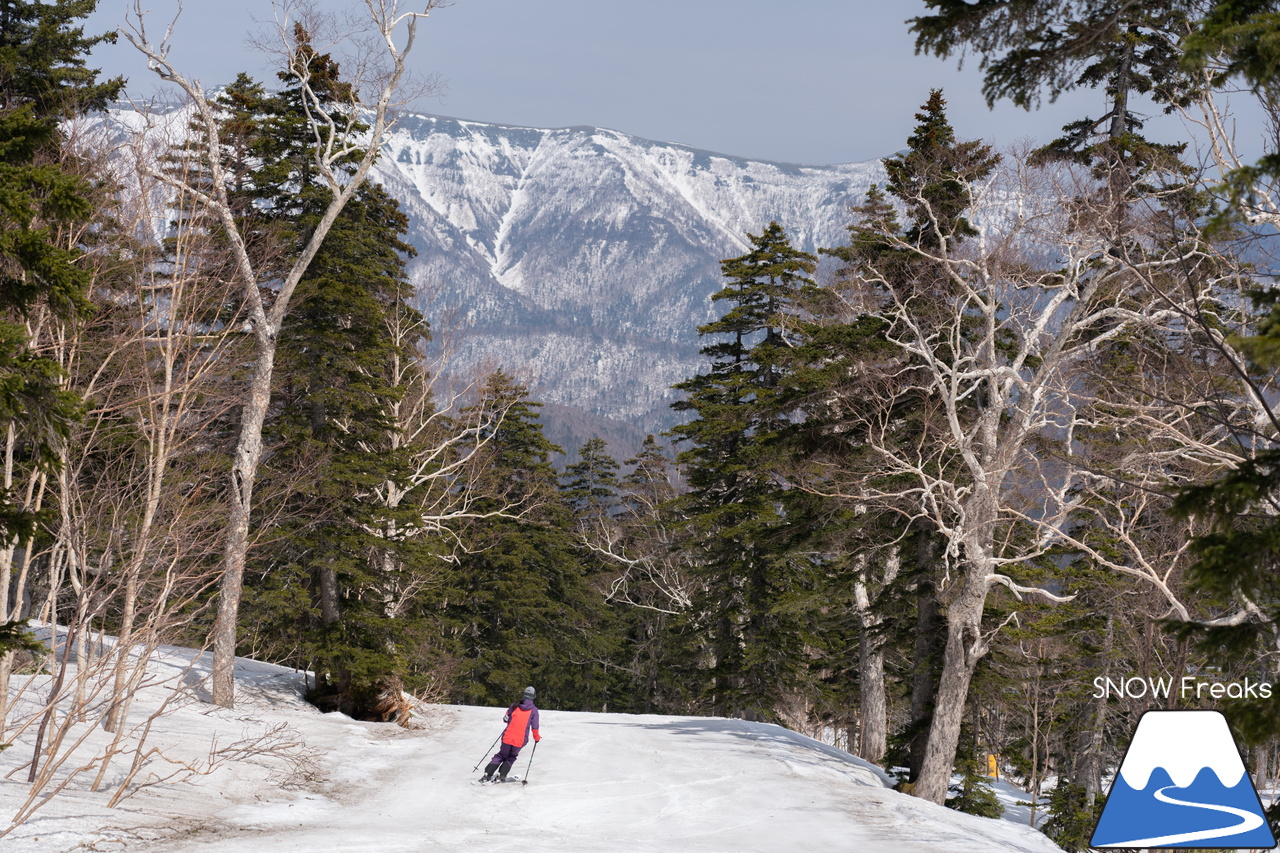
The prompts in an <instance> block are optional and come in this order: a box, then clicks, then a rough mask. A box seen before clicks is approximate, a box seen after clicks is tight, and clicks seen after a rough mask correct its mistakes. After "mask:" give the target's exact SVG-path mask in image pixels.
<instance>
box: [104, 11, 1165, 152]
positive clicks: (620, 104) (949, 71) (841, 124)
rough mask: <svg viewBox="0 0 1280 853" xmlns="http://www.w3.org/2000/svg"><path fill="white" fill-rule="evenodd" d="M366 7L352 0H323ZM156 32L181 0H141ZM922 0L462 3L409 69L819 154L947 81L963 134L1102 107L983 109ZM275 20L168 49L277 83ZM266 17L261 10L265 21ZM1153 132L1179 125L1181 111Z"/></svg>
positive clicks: (110, 61)
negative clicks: (266, 50)
mask: <svg viewBox="0 0 1280 853" xmlns="http://www.w3.org/2000/svg"><path fill="white" fill-rule="evenodd" d="M317 2H318V3H319V5H321V6H323V7H325V8H328V9H337V10H344V9H345V10H348V11H358V10H360V9H362V8H363V3H362V2H360V0H317ZM132 5H133V2H132V0H99V4H98V11H97V12H96V13H95V14H94V15H93V16H92V17H91V18H90V20H89V22H88V29H87V31H88V32H98V31H103V30H107V29H112V28H114V27H116V26H118V25H119V24H121V23H123V21H124V19H125V12H126V9H129V8H132ZM143 6H144V8H149V9H151V10H152V11H151V13H150V15H149V18H148V21H149V24H148V26H149V29H152V30H162V29H163V27H164V25H165V24H166V23H167V22H168V21H169V19H171V18H172V16H173V14H174V11H175V10H176V9H177V7H178V3H177V2H176V0H143ZM924 10H925V7H924V4H923V2H920V0H881V2H875V0H843V2H841V0H789V2H786V3H781V2H778V1H777V0H645V2H618V0H453V2H452V4H451V5H448V6H445V7H443V8H439V9H437V10H435V11H433V12H432V13H431V16H430V18H429V19H428V20H426V21H425V22H423V24H422V25H421V29H420V35H419V42H418V44H417V45H416V46H415V48H414V51H413V54H412V66H413V67H414V69H416V70H417V71H418V72H420V73H422V74H436V75H438V76H439V77H440V78H441V80H442V81H443V84H444V85H443V90H442V92H441V94H440V95H439V96H437V97H434V98H427V99H423V100H420V101H419V102H418V103H417V104H416V110H417V111H419V112H427V113H436V114H439V115H447V116H454V117H457V118H464V119H472V120H476V121H485V122H495V123H500V124H516V125H526V126H531V127H564V126H568V125H596V126H599V127H608V128H612V129H614V130H619V131H622V132H625V133H630V134H634V135H637V136H641V137H645V138H648V139H654V140H659V141H663V142H682V143H686V144H688V145H693V146H696V147H698V148H705V149H709V150H711V151H716V152H720V153H724V154H732V155H739V156H744V157H754V158H762V159H769V160H780V161H784V162H791V163H806V164H825V163H841V162H853V161H860V160H868V159H871V158H875V157H882V156H885V155H887V154H890V153H892V152H894V151H897V150H899V149H901V148H903V147H904V146H905V144H906V139H907V136H908V135H909V134H910V132H911V129H912V127H913V125H914V119H913V114H914V113H915V111H916V109H917V108H918V107H919V105H920V104H922V103H924V101H925V99H926V98H927V97H928V94H929V89H930V88H932V87H937V86H941V87H943V89H944V90H945V93H946V97H947V100H948V102H949V104H950V117H951V121H952V124H953V125H954V126H955V127H956V130H957V133H958V135H959V136H960V137H961V138H976V137H981V138H984V139H987V140H990V141H994V142H996V143H997V144H999V145H1002V146H1003V145H1009V144H1012V143H1015V142H1017V141H1019V140H1021V139H1028V138H1029V139H1033V140H1036V141H1038V142H1047V141H1049V140H1050V139H1052V138H1053V137H1054V136H1055V135H1056V134H1057V131H1058V130H1059V129H1060V128H1061V126H1062V125H1063V124H1065V123H1067V122H1068V121H1072V120H1075V119H1078V118H1082V117H1084V116H1085V115H1089V116H1097V115H1098V114H1100V113H1101V112H1103V110H1104V109H1105V107H1104V106H1103V100H1102V96H1101V94H1100V93H1097V92H1083V93H1078V94H1071V95H1068V96H1066V97H1064V98H1063V99H1061V100H1060V101H1059V102H1058V103H1056V104H1052V105H1049V104H1046V105H1045V107H1044V108H1043V109H1041V110H1039V111H1037V112H1033V113H1028V112H1025V111H1023V110H1019V109H1015V108H1014V107H1012V106H1011V105H1009V104H1007V103H1005V104H998V105H997V106H996V109H995V110H993V111H992V110H988V109H987V107H986V104H985V103H984V101H983V99H982V95H981V78H980V75H979V73H978V71H977V67H976V66H977V63H976V61H974V60H973V59H970V61H969V62H968V63H966V66H965V68H964V69H963V70H962V71H958V70H957V68H956V63H955V61H954V60H950V61H946V62H944V61H942V60H939V59H936V58H933V57H928V56H916V55H915V53H914V49H913V39H912V36H911V34H910V33H909V32H908V28H907V25H906V24H905V23H904V21H905V20H906V19H907V18H910V17H912V16H914V15H918V14H921V13H922V12H923V11H924ZM271 20H273V6H272V3H271V2H270V0H186V3H185V8H184V9H183V12H182V15H181V16H180V17H179V18H178V20H177V23H176V25H175V30H174V40H173V43H174V47H173V50H172V53H171V57H172V59H173V60H174V62H175V65H177V66H178V67H179V69H180V70H183V71H184V73H186V74H187V75H188V76H191V77H195V78H198V79H200V80H201V81H202V82H203V83H204V84H205V85H206V86H210V87H213V86H217V85H220V84H223V83H227V82H230V81H231V80H232V79H233V78H234V77H235V75H236V73H237V72H239V71H248V72H249V73H250V74H252V75H253V76H255V77H257V78H259V79H262V80H264V81H269V82H271V83H274V80H273V69H272V68H271V67H270V65H269V60H268V59H267V58H266V57H264V55H263V54H261V53H259V52H257V51H255V50H254V49H253V48H252V47H251V46H250V45H249V37H250V35H251V34H252V33H253V32H255V31H260V30H262V28H263V26H264V22H269V21H271ZM255 21H256V22H255ZM94 64H95V65H99V66H100V67H102V69H103V71H104V72H106V73H108V74H124V75H125V76H126V77H128V78H129V81H130V82H129V89H128V91H129V93H130V94H131V95H134V96H143V97H145V96H150V95H155V94H157V93H158V92H162V91H164V89H163V88H159V89H158V88H157V87H158V86H159V85H160V84H159V81H158V80H156V78H155V77H154V75H153V74H151V72H149V71H148V70H147V69H146V66H145V63H144V62H143V61H142V59H141V57H140V55H139V54H137V53H136V52H135V51H134V49H133V48H132V47H131V46H129V45H128V44H127V43H126V42H125V41H124V40H123V39H122V40H121V41H120V42H119V43H118V44H117V45H114V46H112V45H105V46H102V47H100V48H99V49H98V51H97V52H96V53H95V55H94ZM1149 132H1150V133H1151V136H1152V137H1153V138H1155V139H1159V140H1161V141H1170V140H1171V139H1173V138H1177V137H1179V136H1181V135H1182V133H1181V129H1180V127H1179V125H1178V124H1176V123H1175V122H1174V120H1172V119H1167V118H1159V119H1156V120H1155V121H1153V122H1152V123H1151V125H1150V126H1149Z"/></svg>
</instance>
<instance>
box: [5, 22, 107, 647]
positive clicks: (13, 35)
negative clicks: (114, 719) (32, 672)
mask: <svg viewBox="0 0 1280 853" xmlns="http://www.w3.org/2000/svg"><path fill="white" fill-rule="evenodd" d="M95 6H96V0H56V2H34V0H31V1H30V2H29V1H28V0H0V311H3V314H2V315H0V434H3V436H4V442H5V447H6V450H5V451H4V470H5V476H6V481H11V479H12V478H13V477H14V475H15V473H16V469H18V468H25V469H43V470H46V471H48V470H50V468H51V467H52V465H53V463H54V459H55V454H54V448H55V446H56V445H57V444H58V443H59V442H61V441H64V440H65V439H66V437H67V434H68V429H69V425H70V423H71V421H72V420H73V419H74V418H75V417H76V413H77V401H76V399H75V398H74V395H72V394H70V393H69V392H67V391H66V390H64V387H63V385H64V379H65V373H64V371H63V369H62V368H61V367H60V366H59V365H58V364H57V363H56V362H55V361H54V360H53V359H50V358H48V357H45V356H42V355H40V354H38V352H37V351H36V345H37V344H38V342H37V341H34V340H33V339H32V333H33V330H35V329H40V328H41V327H43V326H45V325H47V324H48V323H50V322H55V321H56V322H67V323H70V322H75V320H76V318H77V317H78V316H79V315H81V314H82V313H83V312H84V311H85V309H86V307H87V304H88V303H87V299H86V289H87V288H88V286H89V282H90V276H89V272H88V270H87V269H86V268H85V266H84V265H83V263H82V257H83V254H84V247H83V246H82V245H75V244H71V243H69V242H68V241H67V238H66V236H65V235H66V234H69V233H74V232H75V231H76V230H77V228H78V227H79V226H81V225H83V224H85V223H88V222H90V221H92V220H93V219H94V217H95V216H96V215H97V213H98V211H97V209H96V205H97V204H98V200H97V199H95V196H94V187H93V186H92V185H91V184H90V182H88V181H86V180H85V179H84V178H83V177H81V176H80V175H79V174H77V171H76V170H75V169H74V168H73V160H74V156H73V155H72V154H70V153H69V152H66V151H64V150H63V148H64V137H63V132H62V129H61V126H60V123H61V122H62V121H63V120H65V119H68V118H71V117H73V116H78V115H83V114H85V113H88V112H91V111H94V110H99V109H102V108H103V107H104V106H105V105H106V104H107V103H108V102H109V101H111V100H112V99H113V98H115V97H116V96H117V95H118V94H119V92H120V89H121V88H122V87H123V86H124V80H123V79H122V78H115V79H113V80H109V81H105V82H99V81H98V79H97V77H98V72H97V71H96V70H94V69H90V68H87V67H86V66H85V60H86V55H87V54H88V52H89V50H91V49H92V48H93V47H94V46H95V45H97V44H100V43H102V42H104V41H111V40H113V37H112V36H109V35H104V36H97V37H93V36H85V34H84V29H83V27H81V26H78V25H77V24H78V21H79V20H80V19H82V18H84V17H86V16H87V15H89V14H90V13H91V12H92V11H93V10H94V7H95ZM36 520H37V519H36V517H35V515H34V514H33V512H32V510H31V508H30V507H27V506H25V505H24V504H23V502H22V501H21V500H19V499H17V498H16V496H14V495H11V494H9V493H8V492H7V490H5V491H4V492H2V493H0V551H2V552H3V553H4V554H6V555H7V556H5V557H4V565H3V566H2V567H0V593H4V596H3V600H0V628H6V626H7V630H9V629H12V628H13V627H14V626H13V625H12V624H10V619H9V616H10V614H9V612H8V611H9V608H8V602H7V590H8V587H9V580H10V576H9V572H10V565H9V560H10V557H11V556H12V553H13V552H12V549H11V546H12V543H14V542H15V541H16V540H17V538H18V537H20V536H23V535H29V534H30V533H31V531H32V530H33V527H34V524H35V523H36ZM8 646H9V642H8V640H2V641H0V652H3V651H4V649H5V648H6V647H8Z"/></svg>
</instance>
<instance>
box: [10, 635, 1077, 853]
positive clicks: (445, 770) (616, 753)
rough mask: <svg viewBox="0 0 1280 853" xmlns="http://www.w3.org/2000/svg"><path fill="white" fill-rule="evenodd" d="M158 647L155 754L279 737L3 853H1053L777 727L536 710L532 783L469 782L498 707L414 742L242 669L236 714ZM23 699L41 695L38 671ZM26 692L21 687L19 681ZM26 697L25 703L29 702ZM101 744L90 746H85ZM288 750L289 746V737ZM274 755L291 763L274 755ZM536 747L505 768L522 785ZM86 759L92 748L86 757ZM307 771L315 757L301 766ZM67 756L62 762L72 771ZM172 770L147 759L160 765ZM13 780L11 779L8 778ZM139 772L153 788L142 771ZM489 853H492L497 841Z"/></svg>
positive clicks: (13, 784) (266, 674) (79, 813)
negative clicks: (161, 712) (329, 710)
mask: <svg viewBox="0 0 1280 853" xmlns="http://www.w3.org/2000/svg"><path fill="white" fill-rule="evenodd" d="M190 655H191V653H187V652H183V651H181V650H174V649H169V650H165V654H164V655H163V659H162V661H161V662H160V663H159V664H158V665H157V666H156V667H154V668H155V669H156V671H157V672H159V673H161V674H164V673H166V672H167V673H169V674H171V675H173V676H174V678H173V679H172V680H171V681H170V682H169V683H167V684H157V685H156V686H152V687H149V688H146V689H144V690H143V691H142V692H141V693H140V695H139V698H138V700H137V702H136V705H135V708H134V710H133V711H132V712H131V717H130V723H131V724H135V725H136V724H137V723H139V722H141V721H142V720H143V718H145V717H146V716H147V715H148V712H149V710H150V709H153V708H154V707H156V706H157V705H158V703H159V702H161V701H163V699H164V697H165V696H167V695H170V694H171V692H172V690H173V688H174V685H183V684H185V685H187V686H186V687H185V688H183V690H184V691H185V693H186V698H185V699H184V700H183V702H182V703H181V704H180V706H179V707H177V708H176V709H175V710H173V711H172V712H171V713H168V714H166V715H165V716H162V717H158V718H157V719H156V720H155V721H154V723H153V726H152V733H151V735H150V737H149V740H148V744H149V745H151V746H157V747H160V748H161V749H163V750H164V751H165V753H166V755H167V756H168V758H169V759H170V760H177V759H183V760H186V761H187V762H188V763H191V762H200V761H203V760H206V759H207V756H208V753H209V743H210V741H211V740H213V739H214V738H215V737H216V738H217V739H218V742H219V745H220V747H222V748H226V747H229V746H231V745H232V744H233V743H234V742H236V741H241V740H244V739H249V740H252V739H254V738H257V737H259V736H260V735H262V734H263V733H266V732H269V731H271V730H272V729H273V728H274V727H275V726H278V725H280V724H284V725H286V726H287V727H288V728H287V729H286V730H283V731H282V732H280V733H278V734H277V735H275V736H273V738H272V739H269V740H268V741H266V742H263V743H261V744H259V745H258V747H256V748H255V750H250V751H249V752H247V753H246V754H244V755H242V756H240V757H239V759H238V760H235V761H230V760H228V761H225V762H223V763H222V764H221V765H220V766H219V767H218V768H217V769H215V770H214V771H213V772H211V773H209V774H207V775H201V776H196V777H191V778H190V779H188V781H185V782H179V781H171V782H168V783H165V784H163V785H156V786H152V787H147V788H144V789H142V790H140V791H138V792H137V793H136V794H134V795H133V796H132V797H130V798H128V799H126V800H124V801H123V802H122V803H121V804H120V805H119V806H118V807H116V808H114V809H108V808H106V801H107V799H108V797H109V795H110V792H111V791H112V790H113V789H114V788H115V787H117V786H118V784H119V782H120V780H121V778H122V777H123V774H124V772H125V771H126V770H127V767H128V761H129V759H128V758H125V759H123V760H122V759H117V760H116V761H115V762H114V763H113V765H112V770H111V772H110V773H109V774H108V776H107V778H106V780H105V781H106V784H104V785H103V792H101V793H92V792H90V791H88V790H87V787H88V782H89V780H90V778H91V776H81V777H77V778H76V779H75V780H73V782H72V784H71V785H70V786H69V787H68V789H67V790H65V791H64V792H62V793H61V794H59V795H58V796H57V797H55V798H54V799H53V800H51V801H50V803H49V804H48V805H47V806H45V807H44V808H43V809H41V810H40V811H39V812H37V813H35V815H34V816H33V817H31V818H30V819H29V820H28V821H27V822H26V823H24V824H22V825H21V826H19V827H17V828H16V829H14V830H13V832H12V833H11V834H9V835H8V836H6V837H4V838H0V849H3V850H4V851H5V853H29V851H41V852H42V853H43V851H68V850H74V849H81V850H88V849H92V850H118V849H127V850H129V851H130V853H135V851H138V853H155V852H156V851H169V850H179V849H181V850H184V851H186V850H194V851H198V853H230V851H252V853H285V851H299V850H306V851H336V850H342V851H363V850H369V851H373V850H376V851H379V853H399V851H453V850H458V851H463V850H476V849H481V848H483V849H499V848H511V847H512V846H514V845H519V846H520V848H521V849H523V850H527V851H610V850H626V851H629V853H630V852H631V851H641V852H642V851H673V852H674V851H681V853H696V852H697V851H735V853H741V851H770V853H773V851H793V850H821V851H825V850H832V851H835V850H858V851H868V852H869V853H908V851H910V853H915V851H922V852H923V851H936V853H969V851H972V853H992V851H1023V852H1024V853H1033V851H1046V852H1047V851H1054V850H1057V849H1058V848H1057V847H1055V846H1054V845H1053V844H1052V843H1051V842H1050V841H1049V840H1048V839H1046V838H1045V837H1044V836H1042V835H1040V834H1039V833H1038V832H1036V831H1034V830H1032V829H1030V828H1027V827H1025V826H1019V825H1016V824H1014V823H1012V822H1009V821H994V820H986V819H982V818H976V817H971V816H969V815H962V814H958V813H956V812H954V811H951V810H948V809H944V808H942V807H939V806H935V805H932V804H930V803H926V802H923V801H921V800H918V799H916V798H914V797H910V796H906V795H903V794H898V793H896V792H894V791H891V790H889V789H888V788H886V787H885V782H884V779H885V778H886V777H885V776H884V774H883V773H882V772H880V771H879V770H878V769H876V768H872V767H871V766H870V765H867V764H866V763H865V762H862V761H860V760H859V759H856V758H854V757H852V756H850V755H848V754H847V753H845V752H842V751H840V750H837V749H835V748H833V747H830V746H827V745H825V744H822V743H819V742H817V741H814V740H811V739H809V738H807V737H804V736H803V735H799V734H796V733H793V732H790V731H787V730H785V729H782V728H779V727H777V726H771V725H764V724H757V723H747V722H742V721H737V720H725V719H716V718H694V717H661V716H627V715H620V714H586V713H569V712H561V711H554V710H544V711H543V712H542V732H543V735H544V738H543V741H542V743H541V744H540V745H539V747H538V750H537V752H536V756H535V758H534V761H533V765H532V770H531V772H528V782H529V783H528V785H519V784H507V785H502V786H485V787H481V786H476V785H472V784H471V780H473V779H475V778H477V777H478V775H479V773H478V772H473V771H472V769H471V768H472V766H473V765H475V764H476V763H477V762H478V761H480V760H481V759H482V758H485V757H487V753H483V750H484V749H485V746H486V744H489V743H490V742H491V741H493V740H494V739H495V738H496V737H497V735H498V733H499V732H500V731H501V728H502V709H495V708H475V707H457V706H423V707H422V708H421V709H420V714H421V725H422V728H419V729H416V730H405V729H400V728H398V727H396V726H394V725H389V724H372V723H360V722H354V721H352V720H351V719H349V718H347V717H344V716H341V715H339V714H321V713H319V712H318V711H316V710H315V709H313V708H311V707H310V706H309V705H307V704H306V703H305V702H303V701H302V699H301V698H300V695H299V694H300V691H301V677H300V676H298V675H296V674H295V673H293V672H291V671H288V670H283V669H280V668H278V667H273V666H269V665H265V664H260V663H254V662H250V661H243V662H242V665H241V666H240V667H239V672H238V680H239V698H238V702H237V708H236V709H235V710H233V711H228V710H225V709H218V708H213V707H211V706H209V705H207V704H204V703H203V702H201V701H199V700H200V699H201V697H202V693H201V691H202V689H203V688H202V686H201V685H200V683H199V679H200V676H201V675H202V674H203V673H202V672H201V671H200V668H199V666H200V665H199V664H197V667H196V668H194V669H192V670H191V671H187V672H185V674H184V673H183V671H184V669H185V668H186V664H187V663H188V662H189V660H190ZM35 678H36V681H35V682H34V683H33V684H32V685H31V687H35V688H39V689H40V692H44V691H46V690H47V686H46V683H47V681H48V677H47V676H37V677H35ZM18 681H19V683H21V682H22V681H23V679H19V680H18ZM27 695H28V696H29V695H31V691H28V694H27ZM30 741H31V731H30V730H28V732H27V733H25V734H23V735H22V736H21V737H20V738H19V740H18V742H17V744H15V746H14V747H13V748H12V749H10V750H7V751H5V752H3V753H0V831H3V829H4V828H5V827H7V826H8V825H9V821H10V819H11V817H12V815H13V814H14V813H15V811H16V810H17V809H18V807H19V806H20V805H21V804H22V802H23V801H24V800H26V798H27V791H28V786H27V785H26V784H25V782H23V781H19V779H25V775H26V774H25V771H23V770H22V769H21V768H22V766H23V765H24V764H25V762H27V761H28V760H29V759H30V755H31V746H30ZM106 742H107V736H106V735H105V733H102V732H101V730H100V729H99V730H97V731H94V732H91V733H90V735H89V737H88V739H87V740H86V741H85V745H84V748H85V749H86V750H88V749H93V748H94V747H96V748H97V749H99V750H100V749H101V748H102V746H103V745H104V744H105V743H106ZM290 742H292V743H295V744H298V746H295V747H292V748H286V747H285V744H286V743H290ZM271 745H274V746H276V747H278V748H280V749H284V750H285V751H286V752H292V754H293V755H294V756H295V760H291V761H285V760H283V759H282V758H280V757H279V753H278V752H272V751H269V750H266V747H267V746H271ZM531 751H532V745H530V747H528V748H526V749H525V751H524V753H523V754H522V756H521V759H520V762H519V763H518V765H517V767H516V769H515V771H513V772H516V773H519V774H521V775H524V774H526V772H527V767H528V757H529V756H530V754H531ZM86 754H88V753H86ZM302 757H305V759H306V760H301V761H300V760H297V759H299V758H302ZM73 764H74V762H69V763H68V765H67V767H70V766H73ZM161 767H168V768H173V767H175V765H172V764H163V763H161V762H158V761H156V760H154V759H153V761H152V769H160V768H161ZM15 769H17V770H19V771H20V772H19V773H18V774H16V775H14V778H5V777H6V776H8V775H9V774H10V773H11V771H13V770H15ZM138 778H140V779H141V778H145V773H144V774H140V775H139V777H138ZM495 845H496V846H495Z"/></svg>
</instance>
